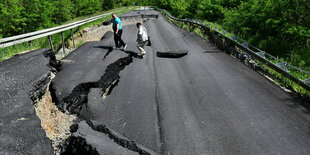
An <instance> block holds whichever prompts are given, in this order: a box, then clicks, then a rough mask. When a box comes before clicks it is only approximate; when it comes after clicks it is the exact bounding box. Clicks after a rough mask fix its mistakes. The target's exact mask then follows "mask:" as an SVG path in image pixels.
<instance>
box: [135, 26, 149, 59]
mask: <svg viewBox="0 0 310 155" xmlns="http://www.w3.org/2000/svg"><path fill="white" fill-rule="evenodd" d="M137 28H138V35H137V42H138V45H137V48H138V49H139V51H140V52H141V56H142V57H144V56H145V53H146V52H145V50H144V46H145V45H147V43H148V37H147V31H146V28H145V27H144V26H142V24H141V23H137Z"/></svg>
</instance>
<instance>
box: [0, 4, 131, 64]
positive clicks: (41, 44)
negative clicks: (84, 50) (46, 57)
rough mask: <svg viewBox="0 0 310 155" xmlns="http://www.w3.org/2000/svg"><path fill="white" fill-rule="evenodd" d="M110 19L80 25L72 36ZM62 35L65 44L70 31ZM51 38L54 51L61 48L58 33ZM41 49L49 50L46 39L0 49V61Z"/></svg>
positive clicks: (126, 10)
mask: <svg viewBox="0 0 310 155" xmlns="http://www.w3.org/2000/svg"><path fill="white" fill-rule="evenodd" d="M136 8H137V7H135V8H132V7H120V8H116V9H112V10H107V11H103V12H98V13H96V14H93V15H91V16H83V17H78V18H75V19H72V20H70V21H67V22H65V23H63V24H68V23H72V22H76V21H79V20H83V19H86V18H89V17H93V16H96V15H101V14H104V13H108V12H116V11H120V10H122V11H121V12H118V14H122V13H125V12H128V11H131V10H133V9H136ZM110 18H111V16H110V15H108V16H104V17H102V18H101V19H99V20H96V21H93V22H90V23H87V24H85V25H82V26H81V27H80V29H79V30H78V28H74V29H73V31H74V34H77V33H79V32H80V31H82V30H83V29H85V28H87V27H91V26H94V25H101V23H102V22H103V21H105V20H107V19H110ZM63 34H64V39H65V42H67V41H68V40H69V39H70V38H71V31H70V30H68V31H65V32H63ZM51 37H52V42H53V47H54V50H56V49H57V48H59V47H61V34H60V33H58V34H54V35H52V36H51ZM81 45H83V42H81V43H77V47H79V46H81ZM41 48H50V46H49V42H48V39H47V37H44V38H40V39H36V40H33V41H31V43H28V42H26V43H22V44H18V45H14V46H10V47H7V48H1V49H0V61H3V60H6V59H9V58H11V57H12V56H14V55H15V54H18V53H21V52H25V51H32V50H36V49H41Z"/></svg>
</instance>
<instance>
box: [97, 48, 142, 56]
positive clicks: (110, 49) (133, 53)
mask: <svg viewBox="0 0 310 155" xmlns="http://www.w3.org/2000/svg"><path fill="white" fill-rule="evenodd" d="M94 48H102V49H107V50H108V52H107V53H106V55H105V56H104V59H105V58H106V57H107V56H108V55H109V54H110V53H111V52H112V51H113V47H112V46H94ZM119 50H120V51H123V52H125V53H126V54H128V55H130V56H132V57H134V58H137V59H143V56H140V55H138V53H136V52H134V51H126V50H123V49H119Z"/></svg>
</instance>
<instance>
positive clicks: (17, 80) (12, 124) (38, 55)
mask: <svg viewBox="0 0 310 155" xmlns="http://www.w3.org/2000/svg"><path fill="white" fill-rule="evenodd" d="M51 55H53V54H52V53H51V51H48V50H47V49H41V50H36V51H32V52H29V53H26V54H21V55H16V56H14V57H13V58H11V59H8V60H6V61H3V62H0V118H1V119H0V154H5V155H7V154H9V155H11V154H46V155H48V154H53V149H52V147H51V142H50V140H49V139H48V138H47V137H46V134H45V131H44V130H43V129H42V128H41V123H40V119H39V118H38V117H37V115H36V113H35V109H34V106H33V103H34V100H36V99H39V98H40V96H42V95H43V93H44V92H45V89H46V87H47V83H48V81H49V79H50V76H51V70H52V68H51V66H50V65H51V61H55V56H54V57H53V59H54V60H52V59H51Z"/></svg>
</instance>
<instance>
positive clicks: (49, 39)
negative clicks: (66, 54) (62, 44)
mask: <svg viewBox="0 0 310 155" xmlns="http://www.w3.org/2000/svg"><path fill="white" fill-rule="evenodd" d="M48 42H49V43H50V46H51V50H52V52H54V49H53V42H52V37H51V36H48Z"/></svg>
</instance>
